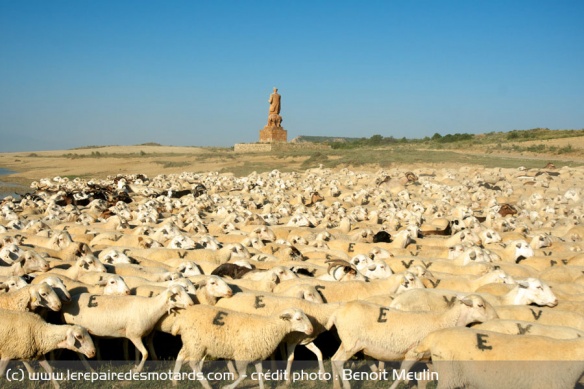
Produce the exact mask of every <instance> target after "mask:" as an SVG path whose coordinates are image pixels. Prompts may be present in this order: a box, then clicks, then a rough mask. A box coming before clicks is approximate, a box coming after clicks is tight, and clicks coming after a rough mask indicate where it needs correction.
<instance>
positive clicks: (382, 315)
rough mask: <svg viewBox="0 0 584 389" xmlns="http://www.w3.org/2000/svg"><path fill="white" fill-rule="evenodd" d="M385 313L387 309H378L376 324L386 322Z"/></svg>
mask: <svg viewBox="0 0 584 389" xmlns="http://www.w3.org/2000/svg"><path fill="white" fill-rule="evenodd" d="M387 311H389V308H385V307H379V317H377V322H378V323H385V322H387Z"/></svg>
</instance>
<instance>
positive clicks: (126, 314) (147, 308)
mask: <svg viewBox="0 0 584 389" xmlns="http://www.w3.org/2000/svg"><path fill="white" fill-rule="evenodd" d="M193 304H194V303H193V300H191V298H190V297H189V295H188V294H187V293H186V291H185V290H184V288H183V287H182V286H179V285H174V286H171V287H169V288H168V289H167V291H166V292H165V293H162V294H160V295H158V296H156V297H152V298H147V297H141V296H99V295H92V294H89V293H81V294H78V295H73V296H72V299H71V303H69V304H67V305H65V306H64V307H63V309H62V313H63V319H64V321H65V322H66V323H67V324H78V325H81V326H83V327H85V328H87V330H88V331H89V333H90V334H92V335H96V336H105V337H124V338H127V339H129V340H130V341H131V342H132V343H133V344H134V346H135V347H136V349H138V350H139V351H140V352H141V353H142V360H141V361H140V364H138V365H137V366H135V368H134V371H135V372H140V371H142V368H143V367H144V363H145V362H146V359H147V358H148V351H147V350H146V347H144V344H143V343H142V337H143V336H145V335H147V334H149V333H150V331H152V329H153V328H154V326H155V325H156V322H157V321H158V320H159V319H160V318H161V317H162V315H164V313H166V312H169V311H170V310H171V309H173V308H186V307H187V306H190V305H193Z"/></svg>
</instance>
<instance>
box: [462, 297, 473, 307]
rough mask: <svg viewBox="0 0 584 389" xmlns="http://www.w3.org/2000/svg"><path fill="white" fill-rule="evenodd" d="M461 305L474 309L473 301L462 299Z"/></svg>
mask: <svg viewBox="0 0 584 389" xmlns="http://www.w3.org/2000/svg"><path fill="white" fill-rule="evenodd" d="M460 303H461V304H464V305H466V306H467V307H472V300H469V299H467V298H466V297H463V298H461V299H460Z"/></svg>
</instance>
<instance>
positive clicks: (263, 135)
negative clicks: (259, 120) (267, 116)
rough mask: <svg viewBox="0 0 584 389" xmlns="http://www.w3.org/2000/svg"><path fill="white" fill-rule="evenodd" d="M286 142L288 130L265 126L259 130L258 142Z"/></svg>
mask: <svg viewBox="0 0 584 389" xmlns="http://www.w3.org/2000/svg"><path fill="white" fill-rule="evenodd" d="M278 142H283V143H286V142H288V131H286V130H285V129H284V128H283V127H276V126H265V127H264V129H263V130H260V143H278Z"/></svg>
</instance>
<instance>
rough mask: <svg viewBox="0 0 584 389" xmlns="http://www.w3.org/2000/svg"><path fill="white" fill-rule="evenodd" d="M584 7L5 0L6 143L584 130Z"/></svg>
mask: <svg viewBox="0 0 584 389" xmlns="http://www.w3.org/2000/svg"><path fill="white" fill-rule="evenodd" d="M582 20H584V1H580V0H576V1H537V0H529V1H467V0H465V1H463V0H460V1H448V0H441V1H438V0H435V1H422V0H420V1H413V0H412V1H405V0H403V1H397V0H396V1H390V0H384V1H364V2H357V1H338V0H337V1H270V2H267V1H251V0H245V1H226V0H225V1H221V0H219V1H179V0H175V1H162V0H160V1H148V0H143V1H139V0H132V1H126V0H116V1H113V0H112V1H108V0H100V1H85V0H75V1H58V0H54V1H47V0H42V1H27V0H22V1H12V0H0V139H2V140H0V152H5V151H28V150H31V151H32V150H42V149H61V148H71V147H79V146H86V145H110V144H119V145H130V144H139V143H144V142H159V143H162V144H165V145H197V146H231V145H233V144H234V143H238V142H255V141H257V139H258V134H259V130H260V129H261V128H263V126H264V125H265V124H266V121H267V112H268V101H267V100H268V97H269V95H270V93H271V91H272V88H273V87H274V86H276V87H278V88H279V91H280V93H281V95H282V111H281V115H282V117H283V119H284V121H283V123H282V125H283V126H284V128H286V129H287V130H288V138H289V139H291V138H293V137H295V136H298V135H323V136H350V137H370V136H372V135H374V134H381V135H383V136H394V137H396V138H401V137H404V136H405V137H408V138H421V137H424V136H432V135H433V134H434V133H436V132H439V133H441V134H443V135H444V134H448V133H457V132H468V133H484V132H490V131H511V130H514V129H530V128H535V127H548V128H552V129H580V128H584V106H583V105H582V103H583V102H584V23H583V22H582Z"/></svg>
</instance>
